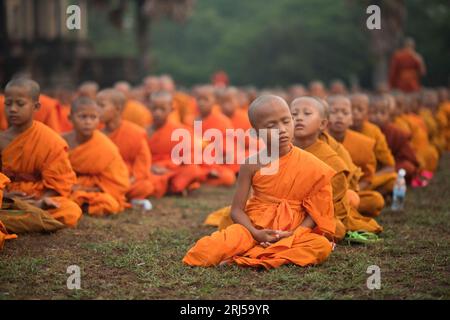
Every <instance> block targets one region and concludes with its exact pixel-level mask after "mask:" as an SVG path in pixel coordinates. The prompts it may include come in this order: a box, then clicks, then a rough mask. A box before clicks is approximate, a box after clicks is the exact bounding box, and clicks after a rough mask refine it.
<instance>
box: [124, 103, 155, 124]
mask: <svg viewBox="0 0 450 320" xmlns="http://www.w3.org/2000/svg"><path fill="white" fill-rule="evenodd" d="M122 119H124V120H127V121H130V122H132V123H134V124H136V125H138V126H140V127H142V128H146V127H147V126H148V125H150V124H151V123H152V121H153V117H152V113H151V112H150V111H149V110H148V109H147V108H146V107H145V105H143V104H142V103H141V102H139V101H137V100H134V99H129V100H128V101H127V102H126V104H125V108H124V109H123V112H122Z"/></svg>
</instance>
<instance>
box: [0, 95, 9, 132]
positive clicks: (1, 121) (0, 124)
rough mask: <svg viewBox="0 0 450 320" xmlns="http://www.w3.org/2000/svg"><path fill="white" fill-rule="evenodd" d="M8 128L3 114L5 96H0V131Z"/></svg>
mask: <svg viewBox="0 0 450 320" xmlns="http://www.w3.org/2000/svg"><path fill="white" fill-rule="evenodd" d="M7 128H8V121H7V120H6V114H5V96H3V95H1V94H0V130H6V129H7Z"/></svg>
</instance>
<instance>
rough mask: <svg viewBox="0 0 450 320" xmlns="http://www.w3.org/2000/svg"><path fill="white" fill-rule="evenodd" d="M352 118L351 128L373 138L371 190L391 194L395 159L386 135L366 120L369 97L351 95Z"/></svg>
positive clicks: (394, 175) (394, 174)
mask: <svg viewBox="0 0 450 320" xmlns="http://www.w3.org/2000/svg"><path fill="white" fill-rule="evenodd" d="M350 101H351V103H352V119H353V124H352V126H351V128H352V129H353V130H355V131H357V132H359V133H362V134H363V135H365V136H367V137H369V138H372V139H374V140H375V148H374V152H375V158H376V160H377V167H376V168H375V169H376V170H375V174H374V176H373V178H372V183H371V185H370V189H371V190H377V191H379V192H380V193H381V194H383V195H390V194H392V190H393V189H394V184H395V181H396V179H397V174H396V172H395V159H394V156H393V155H392V152H391V150H390V149H389V145H388V143H387V142H386V137H385V136H384V134H383V132H381V130H380V129H379V128H378V127H377V126H376V125H374V124H373V123H370V122H369V121H368V118H369V97H368V96H367V95H365V94H362V93H358V94H354V95H352V96H351V98H350Z"/></svg>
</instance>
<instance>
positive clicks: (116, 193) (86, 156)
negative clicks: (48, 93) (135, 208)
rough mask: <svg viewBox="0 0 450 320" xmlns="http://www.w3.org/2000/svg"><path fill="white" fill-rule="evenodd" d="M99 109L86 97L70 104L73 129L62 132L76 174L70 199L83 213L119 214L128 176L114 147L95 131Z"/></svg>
mask: <svg viewBox="0 0 450 320" xmlns="http://www.w3.org/2000/svg"><path fill="white" fill-rule="evenodd" d="M99 118H100V110H99V107H98V105H97V104H96V102H95V101H94V100H92V99H90V98H87V97H81V98H78V99H76V100H75V101H74V102H73V103H72V108H71V111H70V120H71V121H72V124H73V128H74V130H73V131H71V132H69V133H67V134H65V135H64V138H65V139H66V141H67V143H68V144H69V148H70V151H69V159H70V162H71V164H72V167H73V169H74V170H75V172H76V174H77V182H76V184H75V185H74V186H73V187H72V194H71V198H72V199H73V200H74V201H75V202H76V203H78V204H79V205H80V207H81V208H82V209H83V212H85V213H88V214H90V215H93V216H103V215H107V214H118V213H120V212H122V211H123V210H124V209H125V207H127V206H128V205H127V202H126V198H125V195H126V194H127V192H128V191H129V188H130V179H129V175H128V170H127V166H126V164H125V162H124V161H123V159H122V157H121V155H120V152H119V149H118V148H117V146H116V145H115V144H114V143H113V142H112V141H111V140H110V139H109V138H108V137H107V136H106V135H105V134H103V133H102V132H100V131H99V130H97V128H98V124H99Z"/></svg>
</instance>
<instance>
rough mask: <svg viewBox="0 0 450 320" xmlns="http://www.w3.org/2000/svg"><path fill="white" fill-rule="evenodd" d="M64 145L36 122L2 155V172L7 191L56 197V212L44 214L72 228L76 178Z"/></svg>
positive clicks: (78, 213)
mask: <svg viewBox="0 0 450 320" xmlns="http://www.w3.org/2000/svg"><path fill="white" fill-rule="evenodd" d="M67 150H68V147H67V143H66V142H65V141H64V139H63V138H61V137H60V136H59V135H58V134H57V133H56V132H54V131H53V130H52V129H50V128H49V127H47V126H46V125H44V124H42V123H41V122H38V121H33V124H32V126H31V127H30V128H29V129H27V130H26V131H25V132H23V133H22V134H20V135H19V136H17V137H16V138H15V139H14V140H13V141H12V142H11V143H10V144H9V145H8V146H7V147H6V148H5V149H4V150H3V152H2V172H3V173H4V174H5V175H7V176H8V177H9V178H10V179H11V183H9V184H8V185H7V186H6V190H8V191H21V192H25V193H27V194H29V195H35V196H36V197H41V196H42V194H43V193H44V192H45V190H46V189H52V190H54V191H56V192H57V193H58V194H59V195H60V196H58V197H51V199H52V200H53V201H54V202H56V203H57V204H58V205H59V208H56V209H49V210H47V211H48V212H49V213H50V215H51V216H53V217H54V218H55V219H56V220H59V221H60V222H62V223H64V224H65V225H66V226H75V225H76V224H77V222H78V220H79V219H80V217H81V209H80V207H79V206H78V205H77V204H75V203H74V202H73V201H70V200H69V199H68V197H69V196H70V191H71V189H72V186H73V184H74V183H75V182H76V176H75V173H74V171H73V170H72V167H71V165H70V162H69V157H68V153H67Z"/></svg>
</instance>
